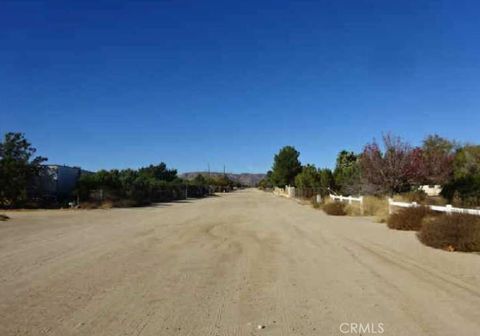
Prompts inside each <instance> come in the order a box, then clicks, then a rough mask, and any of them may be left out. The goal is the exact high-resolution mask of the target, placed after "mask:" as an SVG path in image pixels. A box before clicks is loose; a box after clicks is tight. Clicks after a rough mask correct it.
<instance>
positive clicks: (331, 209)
mask: <svg viewBox="0 0 480 336" xmlns="http://www.w3.org/2000/svg"><path fill="white" fill-rule="evenodd" d="M323 211H325V213H326V214H327V215H331V216H345V215H346V214H347V211H346V205H345V203H341V202H332V203H326V204H325V205H324V206H323Z"/></svg>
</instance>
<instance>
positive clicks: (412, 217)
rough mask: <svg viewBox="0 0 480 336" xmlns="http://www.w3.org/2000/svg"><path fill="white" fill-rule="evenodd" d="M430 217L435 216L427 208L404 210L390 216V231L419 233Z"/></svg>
mask: <svg viewBox="0 0 480 336" xmlns="http://www.w3.org/2000/svg"><path fill="white" fill-rule="evenodd" d="M428 215H434V213H433V211H431V210H430V209H428V208H427V207H423V206H419V207H414V208H402V209H400V210H398V212H395V213H393V214H391V215H390V216H388V219H387V225H388V227H389V228H390V229H394V230H406V231H418V230H420V229H421V227H422V221H423V219H424V218H425V217H426V216H428Z"/></svg>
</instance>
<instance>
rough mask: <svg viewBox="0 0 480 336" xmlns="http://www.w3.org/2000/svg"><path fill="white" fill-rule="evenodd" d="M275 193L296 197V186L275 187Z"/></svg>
mask: <svg viewBox="0 0 480 336" xmlns="http://www.w3.org/2000/svg"><path fill="white" fill-rule="evenodd" d="M273 194H274V195H277V196H283V197H288V198H295V187H290V186H288V185H287V186H285V188H279V187H275V189H273Z"/></svg>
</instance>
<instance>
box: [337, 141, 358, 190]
mask: <svg viewBox="0 0 480 336" xmlns="http://www.w3.org/2000/svg"><path fill="white" fill-rule="evenodd" d="M333 176H334V180H335V183H334V185H335V187H336V189H338V192H340V193H342V194H355V193H358V192H359V189H360V166H359V155H357V154H355V153H354V152H349V151H346V150H342V151H341V152H340V153H338V156H337V161H336V165H335V171H334V173H333Z"/></svg>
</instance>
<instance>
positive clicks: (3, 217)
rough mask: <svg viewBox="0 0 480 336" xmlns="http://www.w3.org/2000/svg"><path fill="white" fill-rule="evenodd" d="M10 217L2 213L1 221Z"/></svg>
mask: <svg viewBox="0 0 480 336" xmlns="http://www.w3.org/2000/svg"><path fill="white" fill-rule="evenodd" d="M8 219H10V217H8V216H7V215H0V221H6V220H8Z"/></svg>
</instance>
